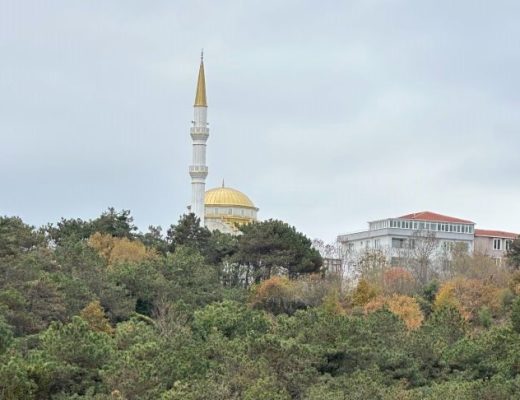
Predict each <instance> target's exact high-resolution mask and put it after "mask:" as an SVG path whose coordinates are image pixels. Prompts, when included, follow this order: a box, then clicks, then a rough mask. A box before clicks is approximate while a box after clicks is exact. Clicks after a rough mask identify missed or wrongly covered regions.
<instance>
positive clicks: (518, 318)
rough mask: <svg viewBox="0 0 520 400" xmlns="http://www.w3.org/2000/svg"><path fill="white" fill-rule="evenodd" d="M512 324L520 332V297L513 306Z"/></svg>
mask: <svg viewBox="0 0 520 400" xmlns="http://www.w3.org/2000/svg"><path fill="white" fill-rule="evenodd" d="M511 324H512V325H513V330H514V331H515V332H516V333H519V334H520V297H517V299H516V300H515V301H514V303H513V306H512V307H511Z"/></svg>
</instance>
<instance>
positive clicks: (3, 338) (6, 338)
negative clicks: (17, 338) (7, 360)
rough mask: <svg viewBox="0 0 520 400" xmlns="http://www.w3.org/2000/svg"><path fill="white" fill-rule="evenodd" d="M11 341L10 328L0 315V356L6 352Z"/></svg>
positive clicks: (11, 331) (11, 333)
mask: <svg viewBox="0 0 520 400" xmlns="http://www.w3.org/2000/svg"><path fill="white" fill-rule="evenodd" d="M12 341H13V330H12V327H11V326H10V325H9V324H8V323H7V322H6V320H5V318H4V317H3V316H2V315H0V356H1V355H2V354H3V353H4V352H5V351H6V350H7V348H8V347H9V345H10V344H11V342H12Z"/></svg>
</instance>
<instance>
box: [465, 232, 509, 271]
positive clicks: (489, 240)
mask: <svg viewBox="0 0 520 400" xmlns="http://www.w3.org/2000/svg"><path fill="white" fill-rule="evenodd" d="M517 237H518V234H515V233H511V232H504V231H493V230H488V229H475V245H474V246H475V251H476V252H478V253H480V254H485V255H487V256H489V257H491V258H494V259H495V260H497V263H498V264H503V263H504V260H505V257H506V255H507V251H508V250H509V249H510V247H511V243H512V242H513V240H515V239H516V238H517Z"/></svg>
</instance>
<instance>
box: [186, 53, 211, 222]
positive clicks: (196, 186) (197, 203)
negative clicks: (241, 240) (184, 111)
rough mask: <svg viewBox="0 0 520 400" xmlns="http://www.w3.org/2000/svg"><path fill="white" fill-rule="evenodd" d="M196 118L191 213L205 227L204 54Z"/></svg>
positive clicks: (205, 139)
mask: <svg viewBox="0 0 520 400" xmlns="http://www.w3.org/2000/svg"><path fill="white" fill-rule="evenodd" d="M193 108H194V117H193V121H192V124H193V126H192V127H191V129H190V134H191V138H192V140H193V159H192V164H191V165H190V176H191V212H192V213H194V214H195V215H196V216H197V217H198V218H200V225H201V226H204V195H205V193H206V177H207V176H208V167H207V166H206V141H207V140H208V137H209V128H208V123H207V113H208V105H207V103H206V80H205V78H204V53H201V54H200V68H199V79H198V81H197V93H196V95H195V104H194V105H193Z"/></svg>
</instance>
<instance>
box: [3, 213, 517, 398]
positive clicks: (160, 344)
mask: <svg viewBox="0 0 520 400" xmlns="http://www.w3.org/2000/svg"><path fill="white" fill-rule="evenodd" d="M512 251H514V250H512ZM510 254H512V253H510ZM512 257H514V255H513V256H512ZM381 261H382V260H381V258H380V257H379V255H378V256H377V257H375V258H372V257H368V256H367V257H366V258H364V260H363V262H364V265H362V266H361V267H362V270H363V271H364V273H363V274H362V276H361V278H360V279H352V278H348V277H346V278H345V279H344V280H343V281H341V282H338V279H337V277H334V278H331V277H330V276H328V275H327V273H326V272H325V271H322V268H321V264H322V260H321V257H320V254H319V253H318V252H317V251H316V250H315V249H314V248H313V247H312V245H311V241H310V240H309V239H308V238H307V237H305V235H303V234H302V233H300V232H298V231H297V230H296V229H295V228H294V227H291V226H289V225H288V224H286V223H284V222H281V221H273V220H269V221H264V222H257V223H253V224H250V225H245V226H242V227H241V234H240V235H238V236H231V235H227V234H225V233H222V232H209V231H208V230H207V229H205V228H203V227H201V226H200V221H198V220H197V219H196V218H195V217H194V216H193V215H186V216H182V217H181V218H180V219H179V221H178V222H177V223H175V224H173V225H172V226H170V228H169V230H168V231H167V232H166V234H163V231H162V229H161V228H160V227H150V229H149V230H148V231H147V232H146V233H142V232H138V231H137V229H136V228H135V226H134V225H133V219H132V217H131V215H130V212H129V211H126V210H123V211H116V210H114V209H109V210H108V211H107V212H104V213H103V214H102V215H101V216H100V217H98V218H94V219H91V220H88V221H84V220H81V219H62V220H61V221H60V222H58V223H57V224H51V225H47V226H45V227H42V228H36V227H33V226H30V225H28V224H26V223H24V222H23V221H22V220H21V219H20V218H18V217H1V218H0V398H2V399H6V400H15V399H16V400H19V399H24V400H44V399H52V400H66V399H67V400H114V399H118V400H156V399H160V400H177V399H179V400H180V399H182V400H186V399H188V400H190V399H192V400H203V399H212V400H213V399H217V400H219V399H220V400H229V399H231V400H233V399H235V400H239V399H240V400H242V399H246V400H263V399H265V400H318V399H319V400H321V399H330V400H335V399H338V400H339V399H360V400H363V399H366V400H369V399H370V400H372V399H383V400H401V399H405V400H423V399H432V400H433V399H439V398H446V399H460V400H469V399H471V400H473V399H478V400H482V399H493V400H506V399H515V398H517V397H518V393H519V390H520V368H519V365H520V289H519V288H520V284H519V282H520V274H519V273H518V272H517V271H516V270H514V269H513V270H510V269H507V268H504V269H503V270H500V271H499V270H498V269H497V270H494V271H495V272H494V274H493V275H490V274H489V273H484V272H483V268H482V265H489V261H490V260H487V259H486V260H481V259H478V258H474V257H470V256H463V260H455V261H454V262H460V263H461V267H460V268H456V269H454V271H456V274H454V275H453V276H448V277H444V278H442V277H436V279H438V280H433V279H432V278H431V274H430V273H429V272H430V271H429V270H428V266H425V265H421V264H420V263H417V264H416V265H415V267H416V268H417V269H418V271H419V272H421V271H422V272H421V273H417V271H411V270H408V269H406V268H404V267H391V266H389V265H386V263H383V262H381ZM425 268H426V269H425ZM497 268H498V267H497ZM424 271H427V273H424ZM498 273H500V275H499V276H498V275H497V274H498ZM423 281H425V282H423Z"/></svg>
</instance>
